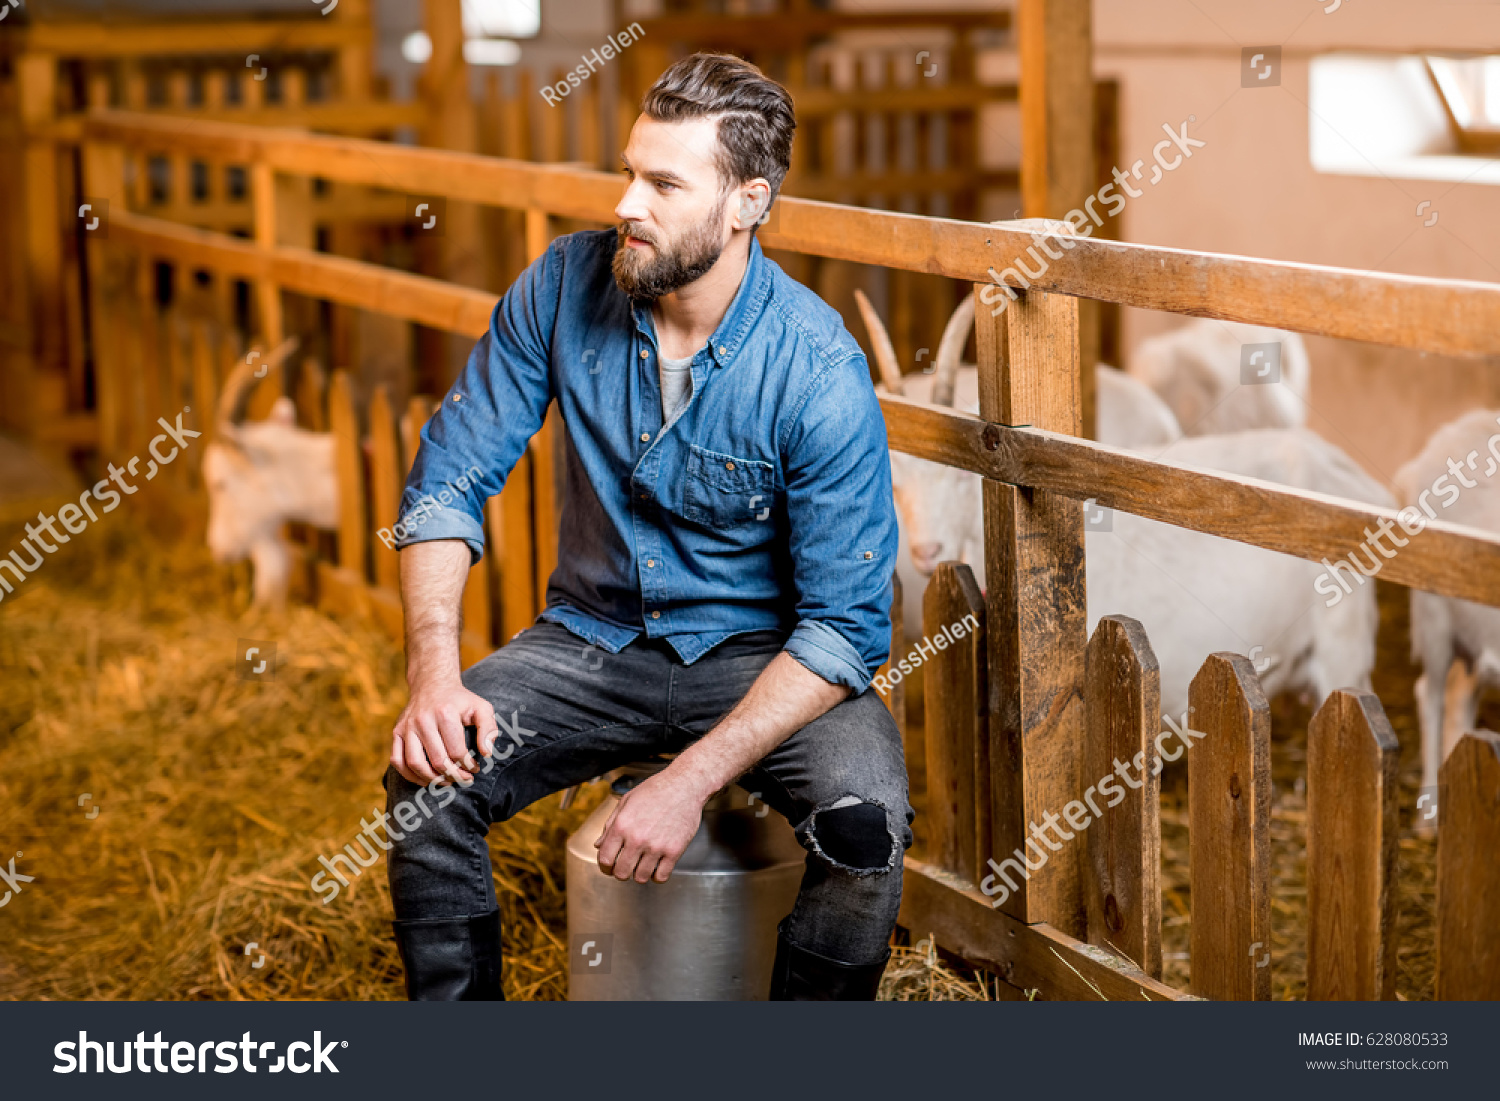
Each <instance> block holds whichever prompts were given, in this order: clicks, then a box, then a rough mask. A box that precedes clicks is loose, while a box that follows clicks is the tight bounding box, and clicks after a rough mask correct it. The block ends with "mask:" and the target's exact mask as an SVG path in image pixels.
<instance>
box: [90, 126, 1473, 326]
mask: <svg viewBox="0 0 1500 1101" xmlns="http://www.w3.org/2000/svg"><path fill="white" fill-rule="evenodd" d="M86 134H87V135H89V136H90V137H91V139H92V140H98V141H123V142H128V143H130V144H132V145H146V146H148V147H150V148H153V149H158V150H161V151H170V150H171V149H173V148H182V149H187V150H188V151H191V152H193V153H195V154H197V155H199V156H203V157H206V158H209V159H221V160H230V161H236V162H241V163H243V162H249V161H253V160H256V159H257V158H260V159H264V160H265V161H266V162H267V163H268V164H269V165H271V166H272V167H274V168H276V169H278V170H280V171H284V172H290V173H299V174H303V175H320V176H323V177H325V178H327V179H338V180H345V181H348V182H353V183H365V184H370V185H372V186H382V187H387V188H392V189H399V190H406V191H411V192H419V191H420V192H424V193H425V192H430V191H431V190H432V186H433V182H434V181H438V180H440V181H442V193H443V194H445V195H447V196H448V197H449V198H450V199H463V200H466V201H469V202H476V203H487V204H490V205H496V206H510V207H517V208H521V207H536V208H538V209H541V210H545V211H547V212H549V213H551V214H557V215H562V216H566V217H571V218H579V219H584V220H588V221H594V222H599V223H602V224H611V223H612V222H613V220H614V218H613V210H614V207H615V205H616V203H617V202H618V200H619V193H620V183H619V180H618V178H617V177H616V176H615V175H614V174H612V173H605V172H590V171H586V170H580V169H576V168H568V167H562V166H556V165H530V164H524V163H521V162H517V161H509V160H500V159H497V158H491V157H480V156H476V155H473V154H467V153H452V152H443V151H438V150H431V149H417V148H410V147H402V146H396V145H391V144H386V143H380V142H371V141H365V140H361V139H356V138H340V137H330V136H322V135H309V134H306V133H302V132H299V131H296V130H288V129H265V128H256V127H246V126H235V125H232V124H227V123H198V122H194V121H191V120H175V119H164V118H157V117H153V116H152V115H142V114H134V115H132V114H129V113H126V112H118V111H106V112H100V113H98V114H97V115H94V116H91V117H90V119H89V122H88V124H87V127H86ZM778 205H779V209H780V214H779V216H778V222H777V226H776V229H775V231H774V232H769V231H768V230H769V227H767V229H765V230H762V231H761V233H760V235H759V236H760V237H761V238H762V244H763V245H764V246H765V247H767V248H783V249H792V250H795V251H799V252H806V253H811V254H814V255H818V256H825V257H831V258H836V259H843V260H851V261H855V262H858V263H866V264H881V265H885V266H888V267H896V268H903V269H906V270H909V271H925V272H931V273H934V274H939V275H946V276H948V277H949V278H953V279H959V280H963V281H965V282H971V283H972V282H978V281H988V280H990V279H991V278H993V277H992V276H991V275H990V272H989V269H990V268H991V267H992V266H993V267H994V268H995V269H996V271H997V273H998V274H999V276H1000V277H1002V278H1004V279H1005V280H1006V281H1007V282H1009V283H1010V284H1011V285H1013V286H1016V287H1018V288H1022V286H1023V285H1022V283H1021V282H1020V280H1021V276H1020V275H1019V274H1017V273H1015V272H1014V270H1013V265H1014V263H1015V260H1016V258H1017V257H1022V258H1025V262H1026V264H1027V266H1028V268H1030V269H1031V270H1037V267H1038V262H1037V261H1034V260H1033V259H1031V258H1029V257H1028V253H1027V250H1028V249H1033V248H1034V249H1036V250H1037V256H1039V257H1041V258H1042V259H1043V260H1045V261H1046V271H1045V272H1043V273H1042V274H1041V275H1040V276H1039V277H1038V278H1037V279H1036V280H1035V281H1034V282H1033V283H1032V285H1033V286H1034V287H1035V288H1036V289H1038V290H1042V291H1047V292H1052V293H1059V294H1067V295H1075V296H1080V297H1085V298H1096V299H1099V300H1102V301H1107V302H1118V303H1121V304H1124V305H1129V306H1137V307H1140V308H1142V309H1154V310H1165V311H1169V312H1174V313H1184V314H1191V315H1194V316H1200V317H1217V318H1221V319H1224V320H1230V321H1243V322H1247V323H1250V324H1259V325H1272V326H1276V327H1280V328H1286V329H1292V330H1295V331H1298V332H1304V333H1316V334H1319V335H1322V336H1331V337H1341V338H1345V339H1352V340H1362V341H1366V342H1370V343H1377V344H1386V345H1390V346H1394V347H1403V348H1415V349H1419V350H1423V351H1429V352H1442V353H1448V354H1453V355H1488V354H1494V353H1495V352H1496V350H1497V349H1500V343H1497V342H1500V337H1497V336H1496V334H1497V333H1500V285H1496V284H1491V283H1478V282H1470V281H1464V280H1443V279H1428V278H1424V277H1420V276H1410V275H1398V274H1390V273H1380V272H1369V271H1356V270H1352V269H1343V268H1333V267H1326V266H1319V265H1312V264H1295V263H1288V262H1285V261H1273V260H1260V259H1255V258H1251V257H1238V256H1225V255H1219V254H1215V253H1206V252H1194V251H1190V250H1184V249H1168V248H1160V247H1157V246H1152V245H1137V244H1130V243H1126V242H1121V241H1106V240H1101V239H1097V238H1076V237H1075V238H1070V239H1069V240H1068V241H1067V242H1066V243H1064V242H1063V241H1062V240H1061V239H1060V237H1059V235H1055V234H1043V235H1040V238H1041V240H1040V242H1039V241H1038V237H1037V235H1036V234H1034V232H1033V231H1031V230H1029V229H1026V228H1019V227H1013V226H1010V225H1008V224H1006V223H997V224H995V225H990V226H982V225H976V224H974V223H971V222H963V221H959V220H956V219H946V218H931V217H923V216H919V215H911V214H900V213H895V212H892V211H877V210H863V209H857V208H853V207H842V206H836V205H833V204H829V203H821V202H815V201H813V200H807V199H792V198H786V199H783V200H781V201H780V202H779V204H778ZM1043 244H1044V245H1045V247H1047V248H1050V249H1051V250H1052V251H1053V252H1056V253H1057V254H1058V255H1057V257H1056V258H1051V257H1048V256H1044V255H1043V249H1042V245H1043ZM1008 268H1009V269H1012V273H1011V274H1009V275H1007V274H1006V269H1008ZM985 301H986V304H987V305H991V306H992V308H994V307H997V306H998V303H999V302H1005V301H1007V298H1006V296H1004V295H999V296H998V299H996V298H995V297H993V292H992V293H991V294H990V295H986V300H985Z"/></svg>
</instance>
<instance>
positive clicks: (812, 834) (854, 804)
mask: <svg viewBox="0 0 1500 1101" xmlns="http://www.w3.org/2000/svg"><path fill="white" fill-rule="evenodd" d="M805 832H806V835H807V839H808V845H809V847H810V848H811V849H812V851H813V852H814V853H816V854H817V855H818V856H820V857H822V858H823V859H824V860H826V861H827V862H828V863H829V864H831V865H833V867H835V868H837V869H838V870H839V871H842V872H846V873H848V874H849V875H854V876H867V875H876V874H878V873H880V872H887V871H890V870H891V869H892V868H893V867H895V865H896V857H897V855H898V854H899V853H900V851H901V848H900V845H899V843H898V842H897V839H896V837H895V835H894V834H893V833H892V832H891V828H890V824H889V821H888V819H887V814H886V808H885V807H884V806H882V805H881V804H879V803H874V802H868V801H866V800H864V799H861V798H859V797H858V796H857V795H845V796H842V797H841V798H839V799H836V800H834V801H833V802H831V803H827V804H825V805H823V806H820V807H817V808H815V809H814V810H813V812H812V814H810V815H808V818H807V825H806V827H805Z"/></svg>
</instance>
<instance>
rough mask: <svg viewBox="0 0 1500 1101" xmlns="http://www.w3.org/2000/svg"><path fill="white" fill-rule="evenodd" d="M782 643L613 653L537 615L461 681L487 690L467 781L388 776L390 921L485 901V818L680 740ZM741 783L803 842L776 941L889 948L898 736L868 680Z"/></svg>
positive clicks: (897, 900)
mask: <svg viewBox="0 0 1500 1101" xmlns="http://www.w3.org/2000/svg"><path fill="white" fill-rule="evenodd" d="M784 641H785V636H784V635H783V634H781V633H780V632H777V631H755V632H751V633H749V634H743V635H738V636H736V637H734V638H731V639H728V640H726V641H725V642H722V643H720V644H719V645H718V646H717V647H715V648H714V649H713V650H712V651H710V652H709V653H708V654H706V655H704V656H703V657H701V658H699V659H698V660H697V661H696V662H694V663H693V664H692V665H684V664H683V663H682V661H681V660H680V659H679V658H678V657H677V656H676V654H675V653H674V652H673V650H672V649H671V647H670V646H669V645H668V644H667V643H666V642H664V641H662V640H648V639H646V638H641V639H638V640H637V641H635V642H633V643H631V644H630V645H629V646H627V647H625V649H624V650H622V651H620V653H618V654H610V653H607V652H606V651H603V650H601V649H599V648H597V647H594V646H590V645H588V644H587V643H585V642H584V641H582V640H581V639H579V638H577V637H576V636H574V635H573V634H571V633H569V631H568V630H567V629H566V628H565V627H562V626H560V625H558V624H555V623H548V622H541V623H537V624H536V625H534V626H532V627H530V628H528V629H526V630H525V631H522V632H521V633H520V634H519V635H518V636H516V638H514V639H513V640H512V641H511V642H510V643H509V644H507V645H506V646H504V647H503V648H501V649H499V650H497V651H495V652H494V653H493V654H491V655H490V656H489V657H487V658H485V659H484V660H483V661H481V662H479V663H478V664H477V665H474V666H473V667H472V668H470V669H469V670H468V671H467V672H465V673H464V677H463V680H464V684H465V686H466V687H468V688H469V690H470V691H472V692H475V693H477V694H478V695H480V696H483V697H484V698H485V699H487V700H489V701H490V703H491V704H492V705H493V707H494V709H495V715H496V718H497V720H498V721H499V723H500V738H499V739H498V740H497V741H496V743H495V751H494V753H493V754H492V755H491V758H490V760H489V761H487V762H483V764H484V766H485V767H483V768H481V769H480V771H479V774H478V775H476V776H475V778H474V782H473V783H472V784H470V785H469V786H468V787H467V788H463V787H456V786H446V787H441V788H437V789H434V790H429V789H424V788H421V787H418V786H417V785H415V784H412V783H411V782H409V781H408V780H406V779H405V778H404V777H402V776H401V774H400V773H398V772H397V771H396V770H395V769H393V768H392V769H388V770H387V772H386V779H385V784H386V794H387V806H386V809H387V811H388V813H390V814H391V815H392V816H393V817H392V818H391V819H390V820H389V822H390V827H391V833H390V836H391V840H392V848H391V851H390V854H389V872H390V883H391V899H392V902H393V904H394V907H395V911H396V918H397V919H398V920H401V921H409V920H415V919H422V918H453V917H465V916H475V915H479V914H484V913H488V912H489V911H491V910H493V909H495V906H496V902H495V887H494V882H493V879H492V876H491V871H490V856H489V849H488V847H487V846H486V844H485V834H486V832H488V830H489V827H490V823H492V822H501V821H504V820H505V819H507V818H509V817H510V816H511V815H513V814H515V813H517V812H518V811H520V810H522V809H524V808H525V807H527V806H529V805H530V804H531V803H534V802H536V801H537V800H538V799H541V798H543V797H545V796H547V795H550V794H551V793H552V792H555V791H559V790H561V789H562V788H566V787H569V786H571V785H573V784H577V783H582V782H583V781H585V780H591V779H593V778H594V777H596V776H599V775H601V774H602V773H605V772H608V771H609V770H611V769H613V768H618V767H619V766H621V765H625V764H629V763H630V762H632V761H638V760H641V759H642V758H645V757H649V756H651V755H653V754H656V753H666V752H675V751H680V750H682V749H684V748H686V747H687V746H688V745H690V744H692V743H693V742H694V741H696V740H697V739H698V738H700V737H702V736H703V735H704V734H706V733H708V731H709V730H711V729H712V728H713V727H714V725H715V723H717V722H718V721H719V720H720V719H721V718H722V717H723V716H724V715H725V714H727V713H728V712H729V710H730V709H731V708H733V707H734V705H735V704H737V703H738V702H739V701H740V699H741V698H742V697H743V696H744V695H745V693H746V692H747V691H748V690H749V688H750V685H751V684H752V683H753V682H754V681H755V678H756V677H757V676H758V675H759V674H760V672H761V670H762V669H764V668H765V666H766V665H767V664H768V663H769V662H770V661H771V659H772V658H774V657H775V656H776V654H777V653H778V652H780V650H781V646H782V643H783V642H784ZM471 740H472V733H471ZM477 757H478V755H477V752H476V759H477ZM740 783H741V785H742V786H744V787H745V788H746V790H748V791H751V792H758V793H760V797H761V798H763V799H764V800H765V802H766V803H767V804H769V805H770V806H771V807H772V808H773V809H774V810H776V811H777V812H779V813H780V814H782V815H784V816H785V817H786V819H787V820H788V821H789V822H791V823H792V825H793V827H794V828H795V830H796V834H797V839H798V840H799V841H800V842H801V843H802V847H803V848H805V849H807V850H808V857H807V870H806V872H805V873H804V875H803V877H802V887H801V891H800V893H799V894H798V896H797V903H796V906H795V907H794V908H793V910H792V914H791V921H790V923H789V924H788V926H787V928H786V936H787V939H788V940H789V941H790V942H791V943H792V944H794V945H796V946H798V947H800V948H805V949H807V950H808V951H811V952H816V953H818V954H819V955H822V956H826V957H828V958H830V959H833V960H838V961H840V962H842V963H847V964H852V965H864V964H870V963H874V962H878V961H880V960H882V959H884V958H885V953H886V945H887V942H888V940H889V938H890V935H891V930H892V928H894V926H895V924H896V913H897V910H898V909H899V908H900V905H901V856H902V853H903V852H904V851H905V850H906V849H907V848H909V847H910V845H911V843H912V832H911V821H912V817H913V813H912V809H911V806H910V805H909V804H908V802H907V780H906V763H905V759H904V756H903V753H902V747H901V735H900V732H899V731H898V730H897V728H896V724H895V721H894V720H893V719H892V718H891V715H890V712H889V711H887V710H886V708H885V705H884V704H883V703H881V701H880V698H879V696H878V695H877V694H876V692H875V691H874V689H867V690H866V691H865V692H864V693H862V694H861V695H859V696H853V697H850V698H849V699H846V700H844V701H843V702H842V703H840V704H838V705H836V706H835V707H833V708H831V709H830V710H829V711H827V712H826V713H825V714H823V715H822V716H820V717H819V718H817V719H815V720H813V721H812V722H810V723H808V724H807V725H806V726H805V727H803V728H802V729H801V730H799V731H797V733H795V734H793V735H792V736H791V737H790V738H788V739H787V740H786V741H785V742H783V743H782V744H781V745H780V746H778V747H777V748H776V749H774V750H772V751H771V753H770V754H769V755H768V756H767V757H765V758H764V759H763V760H762V761H761V762H760V763H759V764H757V765H756V766H755V767H754V768H753V769H751V770H750V771H749V772H748V773H746V775H745V776H744V777H743V778H742V779H741V781H740ZM403 803H405V804H408V806H407V807H406V808H405V810H404V811H399V810H398V808H399V807H400V805H401V804H403ZM413 822H415V823H416V824H415V825H411V826H410V828H407V825H408V824H410V823H413ZM398 833H399V834H401V838H400V839H399V840H397V837H396V835H397V834H398Z"/></svg>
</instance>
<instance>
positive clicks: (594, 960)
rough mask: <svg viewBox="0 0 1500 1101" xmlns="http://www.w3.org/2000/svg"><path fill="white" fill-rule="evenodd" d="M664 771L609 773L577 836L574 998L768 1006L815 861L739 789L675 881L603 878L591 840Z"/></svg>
mask: <svg viewBox="0 0 1500 1101" xmlns="http://www.w3.org/2000/svg"><path fill="white" fill-rule="evenodd" d="M666 765H667V762H666V761H652V762H644V763H641V764H637V765H631V766H629V767H627V768H623V769H619V770H617V771H616V772H614V773H611V774H610V776H611V779H612V783H611V785H610V795H609V797H608V798H606V799H605V801H604V802H603V803H602V804H601V805H600V806H599V807H598V809H596V810H595V811H594V813H593V814H591V815H590V816H589V818H588V820H587V821H585V822H584V824H583V825H582V826H581V827H579V829H578V830H577V832H575V833H574V834H573V836H572V837H570V838H568V863H567V888H568V947H569V965H568V969H569V974H568V1000H569V1001H575V1002H576V1001H764V1000H765V998H766V996H767V994H768V993H769V991H770V985H771V964H772V961H773V960H774V958H775V955H776V926H777V924H778V923H779V922H780V921H781V919H782V918H784V917H786V915H787V914H789V913H791V910H792V903H793V902H794V901H795V899H796V897H797V888H798V885H799V884H800V883H801V881H802V870H803V862H804V860H805V859H806V856H807V853H806V852H805V851H804V850H803V848H802V846H801V845H799V844H798V843H797V838H796V836H795V835H794V834H793V833H792V828H791V826H790V825H788V824H787V821H786V819H784V818H782V817H781V815H779V814H777V813H776V812H775V811H773V810H771V809H770V808H769V807H768V806H766V804H765V803H764V802H762V801H761V800H760V799H759V798H758V797H755V796H752V795H751V794H750V793H748V792H746V791H745V790H744V789H743V788H741V787H739V786H738V785H735V784H732V785H730V786H729V787H728V788H726V789H725V790H724V791H722V792H720V793H719V794H718V795H716V796H714V797H713V798H712V799H710V800H709V801H708V803H707V804H706V805H705V806H704V808H703V823H702V825H701V826H699V827H698V833H697V835H696V836H695V837H694V838H693V840H692V842H691V843H690V844H689V845H688V847H687V849H686V850H685V851H684V852H683V854H682V859H681V860H680V861H678V863H677V867H676V868H674V869H673V871H672V876H671V878H670V879H669V880H667V882H665V883H655V882H652V883H636V882H634V881H630V882H624V883H622V882H620V881H619V880H617V879H615V878H614V877H613V876H608V875H605V874H604V873H603V872H601V871H600V870H599V864H598V860H597V859H596V858H597V854H598V850H597V849H595V848H594V840H595V839H596V838H597V837H598V836H599V834H600V833H601V832H603V830H604V824H605V822H607V821H608V820H609V816H610V814H611V813H612V812H613V811H614V809H615V806H616V805H617V804H618V803H619V801H620V796H621V795H623V794H624V793H625V792H627V791H629V790H630V789H631V788H632V787H634V786H635V785H636V784H638V783H640V782H641V781H642V780H644V779H645V778H646V777H647V776H650V775H652V774H653V773H655V772H658V771H660V770H661V769H663V768H665V767H666Z"/></svg>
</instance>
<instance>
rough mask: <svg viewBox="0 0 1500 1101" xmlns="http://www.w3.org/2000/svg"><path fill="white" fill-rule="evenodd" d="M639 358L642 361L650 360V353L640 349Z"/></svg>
mask: <svg viewBox="0 0 1500 1101" xmlns="http://www.w3.org/2000/svg"><path fill="white" fill-rule="evenodd" d="M641 358H642V359H650V358H651V353H650V352H649V351H647V350H646V349H645V348H642V349H641Z"/></svg>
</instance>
